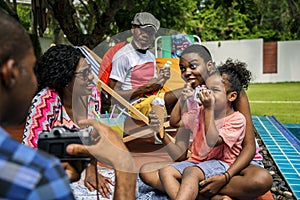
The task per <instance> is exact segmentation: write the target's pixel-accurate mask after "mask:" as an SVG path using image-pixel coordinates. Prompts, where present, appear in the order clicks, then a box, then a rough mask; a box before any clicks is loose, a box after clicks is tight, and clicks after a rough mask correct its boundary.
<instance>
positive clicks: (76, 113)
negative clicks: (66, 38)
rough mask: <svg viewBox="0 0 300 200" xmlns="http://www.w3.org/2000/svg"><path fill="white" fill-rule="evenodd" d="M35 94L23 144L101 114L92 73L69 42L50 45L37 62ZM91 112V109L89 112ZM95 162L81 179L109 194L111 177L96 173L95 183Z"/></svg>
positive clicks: (30, 144) (91, 187)
mask: <svg viewBox="0 0 300 200" xmlns="http://www.w3.org/2000/svg"><path fill="white" fill-rule="evenodd" d="M36 72H37V80H38V93H37V94H36V95H35V97H34V98H33V100H32V105H31V108H30V110H29V113H28V117H27V121H26V125H25V129H24V135H23V143H24V144H26V145H29V146H31V147H33V148H37V141H38V136H39V134H40V133H42V132H43V131H50V130H51V129H53V128H54V127H56V126H64V127H65V128H67V129H71V130H74V129H80V127H79V126H78V125H77V124H76V122H77V121H78V120H80V119H83V118H93V112H97V113H98V114H100V109H101V99H100V93H99V91H98V90H97V88H96V87H95V84H94V83H93V74H92V72H91V68H90V65H89V63H88V62H87V60H86V59H85V57H84V55H83V54H82V53H81V51H80V50H79V49H77V48H75V47H72V46H69V45H56V46H52V47H51V48H50V49H49V50H48V51H46V52H45V53H44V55H42V56H41V57H40V58H39V59H38V61H37V70H36ZM92 111H93V112H92ZM95 163H96V162H94V161H93V162H92V163H91V165H90V166H89V167H88V168H87V170H86V177H85V180H84V184H85V186H86V187H87V188H88V189H89V190H94V188H98V190H99V192H100V194H101V195H102V196H104V197H108V196H109V195H110V193H111V190H110V186H109V184H113V182H112V180H111V179H109V178H107V177H104V176H102V175H101V174H98V180H99V184H98V186H97V185H96V177H95V173H94V172H95V169H94V167H95Z"/></svg>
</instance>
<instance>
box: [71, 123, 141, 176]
mask: <svg viewBox="0 0 300 200" xmlns="http://www.w3.org/2000/svg"><path fill="white" fill-rule="evenodd" d="M79 125H80V126H82V127H85V126H93V127H94V131H95V133H94V137H95V134H97V135H98V138H99V139H96V141H97V143H96V144H94V145H90V146H84V145H80V144H70V145H68V146H67V149H66V151H67V152H68V154H70V155H81V156H94V157H95V158H96V159H97V160H99V161H101V162H103V163H105V164H108V165H111V166H112V167H114V168H115V169H117V170H120V171H127V172H128V171H131V172H132V171H135V170H137V169H136V167H135V162H134V160H133V158H132V156H131V154H130V152H129V151H128V149H127V147H126V146H125V144H124V143H123V141H122V139H121V138H120V136H119V135H118V133H116V132H115V131H113V130H112V129H111V128H110V127H108V126H106V125H104V124H102V123H100V122H99V121H97V120H94V119H87V120H82V121H79ZM135 172H136V171H135Z"/></svg>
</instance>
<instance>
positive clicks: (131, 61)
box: [110, 43, 157, 90]
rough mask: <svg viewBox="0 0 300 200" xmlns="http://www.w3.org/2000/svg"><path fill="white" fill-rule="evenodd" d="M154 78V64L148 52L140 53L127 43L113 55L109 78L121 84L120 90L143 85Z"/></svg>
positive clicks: (155, 73) (153, 58) (155, 75)
mask: <svg viewBox="0 0 300 200" xmlns="http://www.w3.org/2000/svg"><path fill="white" fill-rule="evenodd" d="M154 77H157V72H156V62H155V57H154V55H153V54H152V53H151V52H150V51H147V52H146V53H145V54H143V53H140V52H139V51H137V50H135V49H134V48H133V46H132V45H131V43H129V44H127V45H125V46H124V47H122V48H121V49H120V50H119V51H117V53H116V54H115V55H114V57H113V60H112V70H111V73H110V78H111V79H114V80H117V81H119V82H121V83H122V85H121V89H122V90H129V89H133V88H136V87H139V86H142V85H145V84H146V83H147V82H148V81H149V80H150V79H152V78H154Z"/></svg>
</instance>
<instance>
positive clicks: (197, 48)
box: [181, 44, 212, 63]
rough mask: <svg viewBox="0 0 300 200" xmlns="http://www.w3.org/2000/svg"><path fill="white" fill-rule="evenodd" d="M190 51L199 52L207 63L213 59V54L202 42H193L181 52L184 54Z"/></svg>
mask: <svg viewBox="0 0 300 200" xmlns="http://www.w3.org/2000/svg"><path fill="white" fill-rule="evenodd" d="M188 53H197V54H198V55H199V56H200V57H201V58H203V60H204V62H205V63H207V62H208V61H212V57H211V54H210V52H209V50H208V49H207V48H206V47H205V46H203V45H200V44H193V45H191V46H189V47H187V48H186V49H185V50H184V51H183V52H182V54H181V56H183V55H184V54H188Z"/></svg>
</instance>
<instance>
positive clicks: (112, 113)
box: [109, 104, 116, 119]
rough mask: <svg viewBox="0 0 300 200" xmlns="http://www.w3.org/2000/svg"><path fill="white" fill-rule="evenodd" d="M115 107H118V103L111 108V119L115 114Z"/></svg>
mask: <svg viewBox="0 0 300 200" xmlns="http://www.w3.org/2000/svg"><path fill="white" fill-rule="evenodd" d="M115 108H116V104H114V106H113V108H112V110H111V113H110V116H109V119H111V118H112V117H113V115H114V112H115Z"/></svg>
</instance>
